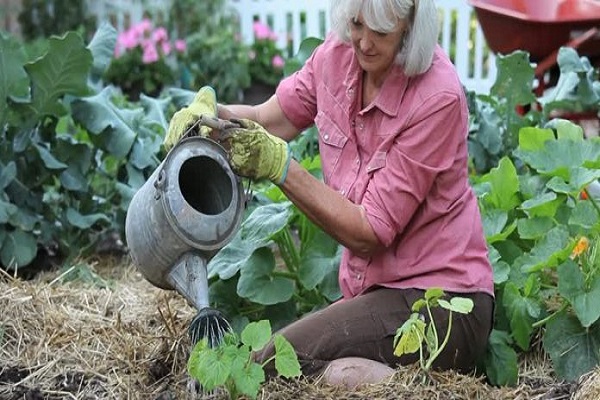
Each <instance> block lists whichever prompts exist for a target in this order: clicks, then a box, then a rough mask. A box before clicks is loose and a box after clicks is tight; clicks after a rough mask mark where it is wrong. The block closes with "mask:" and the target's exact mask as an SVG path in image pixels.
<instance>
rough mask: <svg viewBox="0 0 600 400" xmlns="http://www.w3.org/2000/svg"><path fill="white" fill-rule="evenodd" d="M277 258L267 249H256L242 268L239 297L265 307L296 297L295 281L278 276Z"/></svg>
mask: <svg viewBox="0 0 600 400" xmlns="http://www.w3.org/2000/svg"><path fill="white" fill-rule="evenodd" d="M274 270H275V257H274V256H273V252H272V251H271V250H270V249H269V248H267V247H261V248H259V249H256V251H254V253H253V254H252V256H251V257H250V258H249V259H248V261H247V262H246V263H245V264H244V265H243V266H242V267H241V272H240V279H239V281H238V289H237V292H238V295H239V296H241V297H244V298H247V299H248V300H250V301H252V302H254V303H258V304H264V305H270V304H277V303H284V302H286V301H288V300H289V299H291V298H292V296H293V295H294V288H295V284H294V281H293V280H291V279H289V278H287V277H282V276H277V274H276V273H274Z"/></svg>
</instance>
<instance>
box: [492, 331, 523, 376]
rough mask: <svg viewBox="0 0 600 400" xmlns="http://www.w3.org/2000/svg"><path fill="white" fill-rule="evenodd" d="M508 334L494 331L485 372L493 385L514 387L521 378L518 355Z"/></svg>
mask: <svg viewBox="0 0 600 400" xmlns="http://www.w3.org/2000/svg"><path fill="white" fill-rule="evenodd" d="M511 343H512V340H511V338H510V336H509V334H508V333H506V332H504V331H499V330H496V329H493V330H492V333H491V334H490V337H489V340H488V347H487V350H486V355H485V360H484V364H485V372H486V375H487V377H488V379H489V380H490V382H491V383H492V384H493V385H497V386H514V385H516V384H517V381H518V378H519V365H518V361H517V360H518V359H517V353H516V352H515V351H514V350H513V348H512V347H511V346H510V345H511Z"/></svg>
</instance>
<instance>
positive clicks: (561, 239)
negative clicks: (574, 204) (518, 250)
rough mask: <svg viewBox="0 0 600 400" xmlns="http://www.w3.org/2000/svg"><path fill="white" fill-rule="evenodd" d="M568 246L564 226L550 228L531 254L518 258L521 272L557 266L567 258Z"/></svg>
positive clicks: (567, 233) (566, 232)
mask: <svg viewBox="0 0 600 400" xmlns="http://www.w3.org/2000/svg"><path fill="white" fill-rule="evenodd" d="M569 244H570V242H569V232H568V230H567V229H566V227H565V226H562V225H561V226H557V227H554V228H552V230H550V231H549V232H548V233H547V234H546V236H544V237H543V238H542V239H541V240H540V241H539V242H537V243H536V244H535V246H534V247H533V249H531V252H529V253H528V254H525V255H523V256H522V257H521V258H520V265H521V269H522V271H523V272H527V273H531V272H536V271H540V270H542V269H544V268H551V267H555V266H557V265H558V264H559V263H561V262H562V261H564V260H565V258H566V257H568V256H569V254H570V247H569Z"/></svg>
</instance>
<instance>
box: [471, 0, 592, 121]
mask: <svg viewBox="0 0 600 400" xmlns="http://www.w3.org/2000/svg"><path fill="white" fill-rule="evenodd" d="M468 2H469V4H470V5H471V6H472V7H473V8H474V9H475V13H476V14H477V19H478V21H479V25H480V26H481V30H482V31H483V35H484V36H485V39H486V42H487V44H488V46H489V47H490V49H491V50H492V51H493V52H494V53H497V54H508V53H511V52H513V51H515V50H524V51H527V52H528V53H529V55H530V60H531V61H532V62H535V63H536V64H537V66H536V68H535V76H536V78H537V79H538V86H537V87H536V89H535V93H536V94H537V95H541V94H543V92H544V90H545V88H546V87H548V86H553V85H554V84H555V83H556V80H557V79H558V75H559V71H558V67H557V64H556V58H557V55H558V51H559V49H560V48H561V47H563V46H568V47H572V48H574V49H576V50H577V52H578V54H579V55H581V56H586V57H588V58H589V60H590V62H591V63H592V65H594V66H600V0H468ZM581 117H582V118H584V119H585V118H587V117H586V116H583V115H582V116H581ZM594 118H595V119H596V121H597V119H598V117H597V116H596V115H595V116H594ZM569 119H573V120H578V119H579V117H576V116H572V118H569Z"/></svg>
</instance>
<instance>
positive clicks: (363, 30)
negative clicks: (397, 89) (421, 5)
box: [349, 14, 407, 75]
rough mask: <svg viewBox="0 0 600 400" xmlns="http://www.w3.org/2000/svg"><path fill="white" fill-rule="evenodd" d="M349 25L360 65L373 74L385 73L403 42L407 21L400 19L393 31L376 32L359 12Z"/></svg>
mask: <svg viewBox="0 0 600 400" xmlns="http://www.w3.org/2000/svg"><path fill="white" fill-rule="evenodd" d="M349 25H350V38H351V40H352V46H353V47H354V51H355V53H356V57H357V58H358V62H359V63H360V66H361V67H362V68H363V69H364V70H365V71H366V72H368V73H371V74H375V75H377V74H385V73H386V72H387V70H388V69H389V67H390V66H391V65H392V64H393V63H394V59H395V58H396V55H397V54H398V51H399V49H400V45H401V44H402V38H403V37H404V32H405V31H406V27H407V23H406V21H405V20H398V23H397V24H396V27H395V28H394V30H393V31H391V32H376V31H373V30H371V29H370V28H369V27H368V26H367V25H366V24H365V22H364V19H363V16H362V14H359V15H358V16H357V17H356V18H355V19H353V20H351V21H350V22H349Z"/></svg>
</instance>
